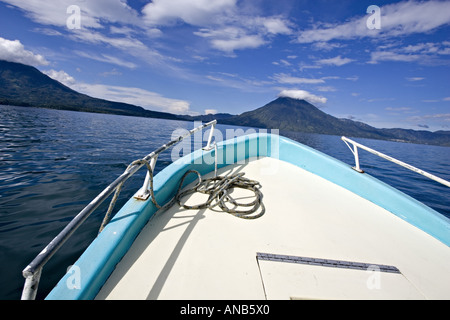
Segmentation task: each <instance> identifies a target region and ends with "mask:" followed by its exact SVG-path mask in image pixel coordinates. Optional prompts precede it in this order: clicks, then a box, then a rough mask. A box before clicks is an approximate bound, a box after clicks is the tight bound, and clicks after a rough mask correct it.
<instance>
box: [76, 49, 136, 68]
mask: <svg viewBox="0 0 450 320" xmlns="http://www.w3.org/2000/svg"><path fill="white" fill-rule="evenodd" d="M74 53H75V54H77V55H79V56H80V57H83V58H88V59H92V60H95V61H100V62H106V63H110V64H114V65H117V66H120V67H125V68H128V69H135V68H137V65H136V64H135V63H133V62H128V61H124V60H122V59H119V58H117V57H113V56H110V55H106V54H100V55H98V54H94V53H87V52H85V51H74Z"/></svg>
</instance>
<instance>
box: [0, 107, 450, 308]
mask: <svg viewBox="0 0 450 320" xmlns="http://www.w3.org/2000/svg"><path fill="white" fill-rule="evenodd" d="M177 128H184V129H189V130H190V129H193V128H194V123H192V122H182V121H169V120H159V119H147V118H136V117H123V116H115V115H102V114H90V113H80V112H70V111H58V110H47V109H35V108H23V107H12V106H0V299H1V300H5V299H14V300H15V299H20V295H21V291H22V288H23V284H24V279H23V278H22V274H21V273H22V270H23V269H24V268H25V267H26V266H27V265H28V263H29V262H31V260H32V259H33V258H34V257H35V256H36V255H37V254H38V253H39V252H40V251H41V250H42V249H43V248H44V247H45V246H46V245H47V244H48V243H49V242H50V241H51V240H52V239H53V238H54V237H55V236H56V235H57V234H58V233H59V232H60V231H61V230H62V229H63V228H64V227H65V225H66V224H67V223H68V222H69V221H70V220H72V218H73V217H74V216H75V215H76V214H77V213H78V212H79V211H81V210H82V209H83V208H84V207H85V206H86V205H87V204H88V203H89V202H90V201H91V200H92V199H93V198H95V197H96V196H97V195H98V193H100V192H101V191H102V190H103V189H104V188H105V187H106V186H107V185H109V184H110V183H111V182H112V181H113V180H115V179H116V178H117V177H118V176H119V175H121V174H122V173H123V171H124V170H125V169H126V167H127V166H128V164H130V163H131V162H132V161H134V160H136V159H140V158H142V157H144V156H145V155H147V154H148V153H150V152H151V151H153V150H154V149H156V148H158V147H159V146H161V145H162V144H164V143H166V142H168V141H170V140H171V138H172V133H173V132H174V130H176V129H177ZM232 128H236V127H231V126H222V125H219V126H217V129H219V130H221V131H222V132H223V134H224V136H225V131H226V129H232ZM243 129H244V130H247V129H248V128H243ZM281 134H282V135H285V136H287V137H289V138H291V139H294V140H297V141H299V142H301V143H304V144H306V145H309V146H311V147H313V148H315V149H317V150H320V151H322V152H324V153H326V154H328V155H331V156H333V157H335V158H337V159H339V160H342V161H344V162H346V163H348V164H349V165H352V166H353V165H354V158H353V154H352V153H351V152H350V150H349V149H348V147H347V146H346V145H345V144H344V142H342V141H341V140H340V137H337V136H327V135H315V134H302V133H292V132H282V133H281ZM355 140H357V141H358V142H360V143H362V144H365V145H367V146H368V147H371V148H373V149H376V150H378V151H380V152H383V153H386V154H388V155H391V156H393V157H395V158H397V159H399V160H402V161H405V162H407V163H409V164H411V165H413V166H416V167H419V168H421V169H423V170H425V171H428V172H430V173H432V174H435V175H437V176H440V177H442V178H444V179H446V180H450V148H446V147H438V146H426V145H416V144H406V143H395V142H387V141H377V140H369V139H355ZM360 159H361V167H362V168H363V169H364V170H365V171H366V172H367V173H369V174H371V175H373V176H375V177H377V178H379V179H380V180H382V181H384V182H386V183H388V184H391V185H393V186H394V187H396V188H398V189H400V190H402V191H403V192H405V193H407V194H409V195H411V196H412V197H414V198H416V199H418V200H419V201H422V202H423V203H425V204H427V205H428V206H430V207H432V208H433V209H435V210H436V211H438V212H440V213H441V214H443V215H445V216H447V217H450V196H449V195H450V189H449V188H448V187H445V186H442V185H440V184H438V183H436V182H434V181H431V180H428V179H427V178H425V177H422V176H420V175H417V174H415V173H413V172H410V171H408V170H406V169H404V168H401V167H398V166H397V165H395V164H392V163H390V162H388V161H386V160H383V159H381V158H378V157H376V156H373V155H371V154H369V153H367V152H365V151H360ZM170 163H171V153H170V151H168V152H165V153H164V154H162V155H161V156H160V157H159V159H158V163H157V167H156V172H158V171H160V170H161V169H162V168H164V167H165V166H167V165H168V164H170ZM144 177H145V170H144V169H142V170H141V172H139V173H138V174H137V175H135V176H134V177H133V178H132V179H130V180H129V181H128V182H127V183H126V185H125V187H124V189H123V191H122V193H121V196H120V199H119V201H118V203H117V205H116V208H120V206H121V205H123V204H124V203H125V201H126V200H127V199H128V198H129V197H130V196H132V195H133V194H134V192H135V191H136V190H137V189H138V188H140V187H141V185H142V183H143V179H144ZM107 202H108V203H109V201H107ZM108 203H105V204H104V205H102V206H101V207H100V208H99V209H97V211H95V212H94V214H93V215H92V216H91V217H90V218H89V219H88V220H87V221H86V222H85V223H84V225H83V226H82V227H81V228H80V229H79V230H78V231H77V232H76V233H75V234H74V236H73V237H72V239H70V240H69V241H68V242H67V243H66V244H65V245H64V246H63V247H62V249H61V250H60V251H59V253H58V254H57V255H56V256H55V257H54V258H53V259H52V260H50V262H49V263H47V265H46V266H45V268H44V271H43V276H42V279H41V283H40V286H39V293H38V297H37V298H38V299H42V298H44V297H45V296H46V294H47V293H48V292H49V291H50V290H51V288H52V287H53V286H54V285H55V284H56V283H57V281H58V280H59V279H60V278H61V277H62V276H63V274H64V273H65V272H66V268H67V267H69V266H70V265H71V264H73V263H74V262H75V260H76V259H77V257H78V256H79V255H80V254H81V253H82V252H83V250H84V249H85V248H86V247H87V246H88V245H89V243H90V242H91V241H92V240H93V239H94V238H95V236H96V235H97V232H98V228H99V226H100V224H101V221H102V219H103V215H104V213H105V212H106V210H107V206H108Z"/></svg>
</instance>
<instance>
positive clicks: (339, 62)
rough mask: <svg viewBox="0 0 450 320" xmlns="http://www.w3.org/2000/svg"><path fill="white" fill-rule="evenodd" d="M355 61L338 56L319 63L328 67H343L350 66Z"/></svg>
mask: <svg viewBox="0 0 450 320" xmlns="http://www.w3.org/2000/svg"><path fill="white" fill-rule="evenodd" d="M353 61H355V60H353V59H349V58H342V57H341V56H337V57H334V58H330V59H322V60H318V61H317V63H318V64H320V65H327V66H338V67H340V66H343V65H344V64H348V63H350V62H353Z"/></svg>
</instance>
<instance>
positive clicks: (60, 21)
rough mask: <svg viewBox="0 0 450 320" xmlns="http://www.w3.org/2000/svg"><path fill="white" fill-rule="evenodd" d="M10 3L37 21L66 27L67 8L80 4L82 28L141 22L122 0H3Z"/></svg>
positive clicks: (136, 14)
mask: <svg viewBox="0 0 450 320" xmlns="http://www.w3.org/2000/svg"><path fill="white" fill-rule="evenodd" d="M2 1H3V2H6V3H8V4H10V5H13V6H15V7H18V8H20V9H22V10H24V11H25V12H26V14H27V15H28V16H29V17H30V18H31V19H33V20H34V21H35V22H38V23H41V24H44V25H53V26H58V27H66V26H67V19H68V18H69V17H70V15H71V14H68V13H67V8H69V6H71V5H78V6H79V7H80V9H81V23H82V25H81V27H82V28H102V27H103V26H102V22H104V21H108V22H110V23H126V24H132V25H134V24H136V23H139V21H140V20H139V19H138V13H137V12H136V11H135V10H133V9H132V8H131V7H130V6H128V5H127V4H126V1H122V0H95V1H74V0H46V1H42V0H27V1H23V0H2Z"/></svg>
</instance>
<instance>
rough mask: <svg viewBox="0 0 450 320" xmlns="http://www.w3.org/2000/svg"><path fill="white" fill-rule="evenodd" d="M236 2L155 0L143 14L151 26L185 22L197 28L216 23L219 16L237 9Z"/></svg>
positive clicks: (147, 6)
mask: <svg viewBox="0 0 450 320" xmlns="http://www.w3.org/2000/svg"><path fill="white" fill-rule="evenodd" d="M235 5H236V0H153V1H152V2H151V3H149V4H147V5H146V6H145V7H144V9H143V10H142V13H143V14H144V17H145V21H146V22H147V23H148V24H151V25H170V24H173V23H175V22H177V21H184V22H186V23H188V24H191V25H195V26H202V25H205V24H207V23H211V22H214V20H215V19H217V15H218V14H223V13H224V12H225V11H227V10H231V9H233V8H234V7H235Z"/></svg>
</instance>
